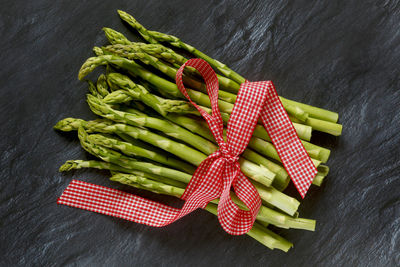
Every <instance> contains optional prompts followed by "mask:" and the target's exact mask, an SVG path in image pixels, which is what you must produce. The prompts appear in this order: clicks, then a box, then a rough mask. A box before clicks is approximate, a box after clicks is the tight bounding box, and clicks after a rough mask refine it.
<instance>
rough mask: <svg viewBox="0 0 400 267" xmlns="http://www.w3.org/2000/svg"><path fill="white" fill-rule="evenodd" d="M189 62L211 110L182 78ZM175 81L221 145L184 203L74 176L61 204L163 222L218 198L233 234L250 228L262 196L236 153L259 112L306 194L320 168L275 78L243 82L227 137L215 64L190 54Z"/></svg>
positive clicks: (243, 145) (195, 179) (223, 222)
mask: <svg viewBox="0 0 400 267" xmlns="http://www.w3.org/2000/svg"><path fill="white" fill-rule="evenodd" d="M186 66H191V67H194V68H195V69H197V70H198V71H199V72H200V74H201V75H202V76H203V78H204V81H205V83H206V87H207V91H208V95H209V97H210V102H211V107H212V114H208V113H207V112H206V111H204V110H203V109H201V108H200V107H199V106H198V105H197V104H196V103H194V102H193V101H192V100H191V99H190V97H189V95H188V94H187V92H186V89H185V87H184V85H183V82H182V72H183V70H184V68H185V67H186ZM176 84H177V85H178V88H179V90H180V91H181V92H182V94H183V95H184V96H185V97H186V98H187V99H188V100H189V101H190V102H191V103H192V104H193V105H194V106H195V107H196V108H197V110H198V111H199V112H200V114H201V115H202V116H203V117H204V118H205V120H206V121H207V123H208V125H209V127H210V130H211V132H212V134H213V135H214V137H215V140H216V141H217V143H218V145H219V150H218V151H216V152H215V153H213V154H211V155H210V156H209V157H208V158H207V159H205V160H204V161H203V162H202V163H201V164H200V165H199V167H198V168H197V170H196V172H195V173H194V174H193V177H192V179H191V181H190V183H189V184H188V186H187V188H186V190H185V192H184V194H183V196H182V199H183V200H185V204H184V205H183V207H182V208H181V209H176V208H172V207H169V206H166V205H163V204H160V203H157V202H153V201H150V200H147V199H144V198H141V197H138V196H135V195H132V194H128V193H125V192H122V191H119V190H115V189H110V188H106V187H102V186H97V185H92V184H89V183H85V182H81V181H76V180H73V181H72V182H71V183H70V184H69V185H68V187H67V189H66V190H65V191H64V193H63V194H62V195H61V197H60V198H59V199H58V203H59V204H65V205H69V206H73V207H77V208H82V209H86V210H90V211H94V212H99V213H102V214H106V215H111V216H115V217H119V218H123V219H127V220H131V221H134V222H137V223H143V224H146V225H150V226H155V227H161V226H165V225H168V224H170V223H172V222H174V221H176V220H178V219H179V218H182V217H183V216H185V215H186V214H189V213H190V212H192V211H194V210H196V209H198V208H204V207H205V206H206V205H207V203H208V202H210V201H211V200H214V199H217V198H219V204H218V219H219V222H220V224H221V226H222V227H223V228H224V230H225V231H226V232H228V233H229V234H232V235H241V234H244V233H247V232H248V231H249V230H250V229H251V227H252V225H253V223H254V220H255V219H256V216H257V213H258V210H259V208H260V206H261V200H260V196H259V195H258V192H257V190H256V189H255V188H254V186H253V185H252V184H251V183H250V182H249V180H248V179H247V178H246V177H245V176H244V175H243V173H242V172H241V170H240V165H239V163H238V158H239V155H240V154H241V153H242V152H243V151H244V150H245V148H246V147H247V144H248V142H249V140H250V138H251V136H252V134H253V131H254V128H255V126H256V124H257V120H258V118H261V120H262V122H263V124H264V126H265V128H266V130H267V132H268V135H269V137H270V138H271V140H272V142H273V143H274V145H275V147H276V150H277V151H278V153H279V156H280V158H281V160H282V163H283V164H284V166H285V168H286V170H287V171H288V173H289V175H290V177H291V178H292V180H293V182H294V184H295V185H296V187H297V189H298V191H299V192H300V194H301V196H302V197H304V196H305V194H306V192H307V190H308V188H309V186H310V185H311V183H312V180H313V178H314V176H315V175H316V173H317V170H316V169H315V167H314V165H313V163H312V161H311V159H310V158H309V156H308V155H307V152H306V151H305V149H304V147H303V145H302V144H301V142H300V140H299V138H298V137H297V134H296V131H295V129H294V128H293V125H292V123H291V122H290V120H289V117H288V115H287V114H286V111H285V110H284V108H283V106H282V103H281V102H280V100H279V97H278V95H277V93H276V91H275V88H274V86H273V84H272V82H271V81H262V82H245V83H243V84H242V85H241V86H240V91H239V93H238V96H237V99H236V103H235V105H234V108H233V110H232V114H231V117H230V120H229V122H228V127H227V128H228V129H227V141H226V142H225V141H224V138H223V122H222V118H221V114H220V111H219V108H218V78H217V76H216V74H215V72H214V71H213V69H212V68H211V66H210V65H208V63H207V62H206V61H204V60H202V59H190V60H188V61H187V62H186V63H185V64H184V65H182V66H181V68H180V69H179V71H178V72H177V75H176ZM232 187H233V189H234V191H235V193H236V195H237V196H238V197H239V198H240V199H241V200H242V201H243V203H244V204H245V205H246V207H247V208H248V209H247V210H242V209H240V208H239V207H238V206H237V205H236V204H235V203H234V202H233V201H232V200H231V198H230V191H231V188H232Z"/></svg>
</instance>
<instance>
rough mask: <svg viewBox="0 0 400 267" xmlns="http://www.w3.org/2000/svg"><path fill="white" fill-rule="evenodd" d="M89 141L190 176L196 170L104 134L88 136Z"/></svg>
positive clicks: (180, 162)
mask: <svg viewBox="0 0 400 267" xmlns="http://www.w3.org/2000/svg"><path fill="white" fill-rule="evenodd" d="M87 138H88V140H89V141H90V142H92V143H94V144H96V145H100V146H104V147H108V148H111V149H116V150H120V151H121V152H123V153H124V154H126V155H128V156H133V157H142V158H147V159H150V160H152V161H155V162H159V163H161V164H164V165H166V166H169V167H171V168H174V169H177V170H181V171H184V172H186V173H189V174H193V173H194V171H195V168H194V167H193V166H192V165H190V164H187V163H186V162H184V161H182V160H179V159H175V158H172V157H166V156H164V155H162V154H157V153H155V152H153V151H151V150H148V149H144V148H141V147H139V146H135V145H133V144H131V143H127V142H123V141H120V140H118V139H115V138H111V137H108V136H105V135H102V134H91V135H88V137H87Z"/></svg>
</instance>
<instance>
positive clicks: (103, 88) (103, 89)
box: [96, 74, 109, 98]
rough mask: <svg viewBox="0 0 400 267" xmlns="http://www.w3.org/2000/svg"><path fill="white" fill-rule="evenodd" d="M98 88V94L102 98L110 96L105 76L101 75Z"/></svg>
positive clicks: (97, 84)
mask: <svg viewBox="0 0 400 267" xmlns="http://www.w3.org/2000/svg"><path fill="white" fill-rule="evenodd" d="M96 88H97V92H98V94H99V95H101V96H102V98H104V97H105V96H107V95H108V94H109V92H108V85H107V81H106V76H105V75H104V74H101V75H100V76H99V78H98V79H97V83H96Z"/></svg>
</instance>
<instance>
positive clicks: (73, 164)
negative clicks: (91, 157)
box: [59, 160, 79, 172]
mask: <svg viewBox="0 0 400 267" xmlns="http://www.w3.org/2000/svg"><path fill="white" fill-rule="evenodd" d="M78 162H79V160H67V161H66V162H65V163H64V164H63V165H61V167H60V169H59V171H60V172H67V171H70V170H72V169H75V168H76V167H77V166H78Z"/></svg>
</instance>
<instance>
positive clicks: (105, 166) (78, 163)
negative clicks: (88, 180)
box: [60, 160, 186, 188]
mask: <svg viewBox="0 0 400 267" xmlns="http://www.w3.org/2000/svg"><path fill="white" fill-rule="evenodd" d="M82 168H93V169H99V170H109V171H111V172H122V173H129V174H132V175H135V176H140V177H147V178H150V179H152V180H155V181H159V182H162V183H165V184H168V185H171V186H176V187H179V188H185V187H186V184H185V183H182V182H179V181H177V180H174V179H170V178H167V177H164V176H160V175H156V174H151V173H145V172H141V171H137V170H131V169H126V168H123V167H121V166H118V165H115V164H112V163H109V162H104V161H97V160H67V161H66V162H65V163H64V164H63V165H61V167H60V172H66V171H70V170H79V169H82Z"/></svg>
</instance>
